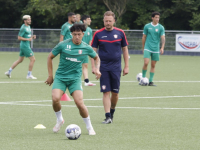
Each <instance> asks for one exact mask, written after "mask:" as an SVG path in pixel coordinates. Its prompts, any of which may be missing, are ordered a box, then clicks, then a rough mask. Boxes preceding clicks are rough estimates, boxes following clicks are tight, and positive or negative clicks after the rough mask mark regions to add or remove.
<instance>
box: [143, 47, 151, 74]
mask: <svg viewBox="0 0 200 150" xmlns="http://www.w3.org/2000/svg"><path fill="white" fill-rule="evenodd" d="M149 59H150V52H149V51H146V50H145V51H144V65H143V67H142V77H143V78H145V77H146V73H147V67H148V64H149Z"/></svg>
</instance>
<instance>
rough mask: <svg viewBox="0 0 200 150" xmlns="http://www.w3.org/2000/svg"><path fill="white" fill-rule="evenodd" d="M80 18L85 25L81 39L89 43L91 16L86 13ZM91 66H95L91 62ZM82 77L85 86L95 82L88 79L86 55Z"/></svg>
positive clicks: (90, 37) (90, 39)
mask: <svg viewBox="0 0 200 150" xmlns="http://www.w3.org/2000/svg"><path fill="white" fill-rule="evenodd" d="M81 20H83V23H84V24H85V26H86V31H85V32H84V36H83V41H84V42H85V43H87V44H89V45H91V42H92V29H91V28H90V27H88V26H89V25H90V24H91V18H90V16H88V15H84V16H82V18H81ZM92 67H95V66H94V65H93V63H92ZM83 77H84V81H85V86H94V85H96V84H94V83H91V82H90V81H89V79H88V57H86V59H85V61H84V62H83Z"/></svg>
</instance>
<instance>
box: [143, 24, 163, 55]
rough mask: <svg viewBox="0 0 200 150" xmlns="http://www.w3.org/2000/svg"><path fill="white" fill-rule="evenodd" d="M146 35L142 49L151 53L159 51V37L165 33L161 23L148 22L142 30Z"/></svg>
mask: <svg viewBox="0 0 200 150" xmlns="http://www.w3.org/2000/svg"><path fill="white" fill-rule="evenodd" d="M143 34H145V35H146V36H147V37H146V41H145V45H144V50H146V51H150V52H153V53H159V47H160V37H161V36H162V35H165V29H164V27H163V26H162V25H161V24H157V25H153V24H152V23H148V24H146V25H145V26H144V32H143Z"/></svg>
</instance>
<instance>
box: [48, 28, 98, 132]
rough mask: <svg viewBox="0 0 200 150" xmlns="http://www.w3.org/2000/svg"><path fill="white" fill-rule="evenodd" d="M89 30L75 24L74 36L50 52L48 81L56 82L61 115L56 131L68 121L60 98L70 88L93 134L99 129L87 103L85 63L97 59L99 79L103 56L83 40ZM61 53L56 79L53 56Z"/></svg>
mask: <svg viewBox="0 0 200 150" xmlns="http://www.w3.org/2000/svg"><path fill="white" fill-rule="evenodd" d="M85 30H86V28H85V25H84V24H74V25H73V26H72V27H71V28H70V31H71V32H72V37H73V38H72V39H68V40H65V41H63V42H60V43H59V44H58V45H57V46H56V47H54V48H53V50H52V51H51V52H50V54H49V56H48V59H47V65H48V73H49V77H48V78H47V80H46V81H45V83H46V84H48V85H49V86H50V85H51V84H52V83H53V87H52V103H53V109H54V111H55V114H56V117H57V123H56V125H55V126H54V128H53V132H58V131H59V130H60V127H61V126H62V125H63V124H64V119H63V116H62V112H61V104H60V99H61V96H62V95H63V94H64V93H65V91H66V88H68V90H69V92H70V94H71V95H72V97H73V99H74V102H75V104H76V106H77V107H78V109H79V112H80V115H81V116H82V118H83V120H84V122H85V124H86V128H87V130H88V133H89V135H95V134H96V133H95V131H94V129H93V126H92V124H91V121H90V117H89V114H88V110H87V107H86V106H85V104H84V102H83V91H82V83H81V75H82V63H83V61H84V59H85V58H86V57H88V55H89V56H90V57H92V58H93V59H94V60H95V65H96V72H95V75H96V79H99V78H100V76H101V73H100V71H99V68H100V59H99V57H98V55H97V53H96V52H95V51H94V50H93V49H92V47H91V46H89V45H88V44H86V43H85V42H83V41H82V38H83V35H84V33H83V32H84V31H85ZM58 54H60V63H59V67H58V69H57V71H56V75H55V78H54V79H53V68H52V64H53V58H54V57H56V56H57V55H58Z"/></svg>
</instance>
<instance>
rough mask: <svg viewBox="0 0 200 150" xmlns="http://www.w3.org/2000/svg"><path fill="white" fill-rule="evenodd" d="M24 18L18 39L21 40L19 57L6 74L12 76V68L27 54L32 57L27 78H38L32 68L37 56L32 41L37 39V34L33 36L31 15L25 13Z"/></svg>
mask: <svg viewBox="0 0 200 150" xmlns="http://www.w3.org/2000/svg"><path fill="white" fill-rule="evenodd" d="M22 19H23V21H24V24H23V25H22V26H21V28H20V31H19V34H18V40H20V41H21V42H20V53H19V59H18V60H17V61H15V62H14V63H13V64H12V66H11V67H10V69H9V70H8V71H7V72H5V75H6V76H8V77H9V78H11V72H12V70H13V69H14V68H15V67H16V66H17V65H18V64H19V63H21V62H22V61H23V60H24V56H25V57H28V58H29V59H30V63H29V69H28V74H27V76H26V79H37V78H36V77H34V76H33V75H32V69H33V65H34V62H35V57H34V53H33V51H32V49H31V47H30V41H32V40H33V39H36V35H33V36H31V28H30V24H31V16H29V15H24V16H23V17H22Z"/></svg>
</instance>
